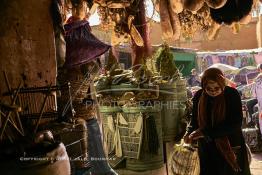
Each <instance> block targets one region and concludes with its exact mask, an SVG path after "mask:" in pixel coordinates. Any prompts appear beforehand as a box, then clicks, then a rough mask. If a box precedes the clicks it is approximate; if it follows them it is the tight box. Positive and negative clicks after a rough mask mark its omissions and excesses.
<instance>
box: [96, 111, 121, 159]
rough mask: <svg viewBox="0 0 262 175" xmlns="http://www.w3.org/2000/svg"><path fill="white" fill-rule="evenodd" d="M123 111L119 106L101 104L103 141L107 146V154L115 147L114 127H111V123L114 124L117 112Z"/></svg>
mask: <svg viewBox="0 0 262 175" xmlns="http://www.w3.org/2000/svg"><path fill="white" fill-rule="evenodd" d="M121 111H122V109H121V108H120V107H119V106H99V112H100V114H101V118H102V123H103V136H104V139H103V141H104V146H105V152H106V154H107V155H108V154H109V153H111V152H112V151H113V149H114V143H113V141H114V132H113V131H112V129H110V127H112V126H109V125H112V124H113V125H114V121H115V119H116V116H117V113H119V112H121ZM110 121H111V123H110ZM113 127H115V126H113Z"/></svg>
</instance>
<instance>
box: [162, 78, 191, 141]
mask: <svg viewBox="0 0 262 175" xmlns="http://www.w3.org/2000/svg"><path fill="white" fill-rule="evenodd" d="M159 88H160V97H161V98H160V100H161V103H160V104H161V118H162V128H163V130H162V132H163V141H165V142H166V141H174V140H175V139H176V137H177V136H178V135H179V134H180V133H181V132H182V129H181V126H182V124H181V119H182V117H183V116H184V114H185V109H186V105H185V102H186V100H187V91H186V81H185V80H184V79H180V80H177V81H176V82H174V83H172V84H165V85H164V84H162V85H161V86H159Z"/></svg>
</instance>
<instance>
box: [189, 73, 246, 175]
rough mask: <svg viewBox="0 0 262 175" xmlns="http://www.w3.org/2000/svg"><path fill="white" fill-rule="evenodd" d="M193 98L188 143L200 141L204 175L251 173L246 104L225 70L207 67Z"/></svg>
mask: <svg viewBox="0 0 262 175" xmlns="http://www.w3.org/2000/svg"><path fill="white" fill-rule="evenodd" d="M201 87H202V89H200V90H199V91H197V92H196V94H195V95H194V97H193V112H192V118H191V122H190V124H189V126H188V128H187V133H186V134H185V136H184V141H185V142H186V143H192V142H193V141H197V143H198V154H199V158H200V175H211V174H212V175H250V168H249V164H248V156H247V149H246V146H245V141H244V137H243V135H242V130H241V125H242V119H243V114H242V104H241V99H240V95H239V94H238V91H237V90H236V89H234V88H231V87H229V86H226V80H225V78H224V75H223V73H222V72H221V71H220V70H219V69H217V68H209V69H207V70H206V71H205V72H204V74H203V76H202V79H201Z"/></svg>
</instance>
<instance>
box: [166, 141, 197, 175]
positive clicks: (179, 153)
mask: <svg viewBox="0 0 262 175" xmlns="http://www.w3.org/2000/svg"><path fill="white" fill-rule="evenodd" d="M168 166H171V169H172V173H173V175H199V174H200V162H199V157H198V153H197V149H195V148H193V147H191V146H188V145H186V144H184V143H183V142H181V144H176V145H175V146H174V152H173V154H172V156H171V161H170V165H168Z"/></svg>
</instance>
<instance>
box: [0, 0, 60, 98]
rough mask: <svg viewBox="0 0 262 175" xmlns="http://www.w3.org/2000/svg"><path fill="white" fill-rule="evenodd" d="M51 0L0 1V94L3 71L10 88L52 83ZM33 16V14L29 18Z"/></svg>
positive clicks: (4, 88)
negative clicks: (21, 84)
mask: <svg viewBox="0 0 262 175" xmlns="http://www.w3.org/2000/svg"><path fill="white" fill-rule="evenodd" d="M50 3H51V0H37V1H36V0H15V1H10V0H2V1H1V5H0V21H1V23H0V41H1V42H0V80H1V81H2V82H1V83H0V94H2V93H3V92H6V90H7V88H6V83H4V76H3V71H5V72H6V74H7V77H8V79H9V82H10V86H11V87H12V88H17V87H18V84H19V83H20V82H21V81H22V82H23V85H24V86H27V87H32V86H46V85H49V84H50V83H52V84H55V80H56V62H55V44H54V35H53V26H52V20H51V15H50V10H49V7H50ZM32 14H33V15H32Z"/></svg>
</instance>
